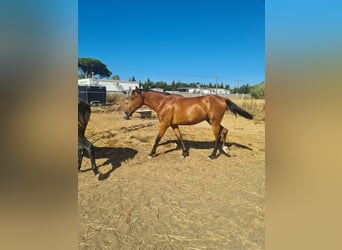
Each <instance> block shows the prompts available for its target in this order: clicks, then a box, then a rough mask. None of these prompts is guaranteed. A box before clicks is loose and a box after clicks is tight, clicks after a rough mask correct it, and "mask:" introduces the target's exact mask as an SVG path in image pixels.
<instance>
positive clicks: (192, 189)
mask: <svg viewBox="0 0 342 250" xmlns="http://www.w3.org/2000/svg"><path fill="white" fill-rule="evenodd" d="M233 101H234V100H233ZM236 103H237V104H239V105H240V106H241V105H244V106H242V107H245V108H246V107H249V108H252V109H253V110H252V111H251V112H252V113H253V114H255V115H256V117H255V119H254V120H247V119H245V118H243V117H241V116H238V117H235V116H234V115H233V114H232V113H230V112H227V113H226V114H225V116H224V119H223V121H222V125H223V126H224V127H226V128H228V129H229V132H228V136H227V142H226V145H227V146H228V147H229V149H230V154H231V156H230V157H228V156H226V155H224V154H221V155H219V157H218V158H217V159H215V160H208V155H209V154H210V153H211V152H212V150H213V146H214V136H213V132H212V130H211V127H210V126H209V125H208V124H207V123H206V122H202V123H199V124H197V125H192V126H180V130H181V132H182V134H183V138H184V140H185V144H186V146H188V147H189V148H190V151H189V153H190V155H189V156H188V157H187V158H185V159H183V158H182V157H181V149H178V148H177V147H176V144H175V141H176V140H175V139H176V137H175V135H174V133H173V131H172V129H171V128H169V129H168V130H167V132H166V134H165V136H164V137H163V138H162V140H161V145H160V146H159V147H158V149H157V153H158V155H157V156H156V157H155V158H153V159H148V157H147V155H148V153H149V152H150V150H151V148H152V144H153V142H154V138H155V136H156V134H157V131H158V128H159V121H158V119H157V118H156V114H155V113H153V114H152V118H151V119H141V118H140V116H139V114H137V113H135V114H133V116H132V119H131V120H124V119H123V116H124V113H123V110H122V109H120V107H114V108H113V107H96V108H92V114H91V119H90V121H89V124H88V128H87V131H86V136H87V137H88V139H89V140H90V141H91V142H93V144H94V147H95V158H96V164H97V165H98V166H99V170H100V171H101V172H102V173H104V174H105V177H106V179H105V180H102V181H99V180H97V179H96V178H95V176H94V174H93V172H92V171H91V170H90V161H89V158H87V157H84V159H83V162H82V167H81V172H79V173H78V203H79V248H80V249H264V248H265V223H264V216H265V121H264V115H265V114H264V110H263V107H264V104H262V103H261V104H260V103H256V102H255V101H254V102H251V101H250V103H249V104H248V103H247V104H246V103H241V102H236ZM75 168H76V166H75Z"/></svg>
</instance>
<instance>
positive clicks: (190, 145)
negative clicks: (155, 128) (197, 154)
mask: <svg viewBox="0 0 342 250" xmlns="http://www.w3.org/2000/svg"><path fill="white" fill-rule="evenodd" d="M183 142H184V145H185V148H186V150H187V151H188V152H189V151H190V149H214V146H215V141H190V140H183ZM170 143H175V144H176V147H175V148H172V149H169V150H166V151H165V152H164V154H167V153H170V152H173V151H176V150H179V149H181V147H180V145H179V142H178V140H168V141H166V142H163V143H160V144H159V146H162V145H167V144H170ZM225 146H227V147H228V149H230V148H231V147H232V146H235V147H238V148H242V149H246V150H250V151H252V150H253V149H252V148H250V147H248V146H246V145H243V144H240V143H236V142H226V143H225ZM220 154H224V155H226V156H227V157H230V154H229V153H226V152H224V151H223V150H221V149H219V153H218V155H217V157H218V156H219V155H220Z"/></svg>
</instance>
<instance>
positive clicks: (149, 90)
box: [139, 89, 171, 95]
mask: <svg viewBox="0 0 342 250" xmlns="http://www.w3.org/2000/svg"><path fill="white" fill-rule="evenodd" d="M139 90H140V91H145V92H153V93H158V94H162V95H171V94H170V93H167V92H160V91H155V90H152V89H139Z"/></svg>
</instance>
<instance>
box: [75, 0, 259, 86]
mask: <svg viewBox="0 0 342 250" xmlns="http://www.w3.org/2000/svg"><path fill="white" fill-rule="evenodd" d="M78 56H79V57H93V58H97V59H99V60H101V61H102V62H103V63H105V64H106V65H107V67H108V69H109V70H110V71H112V73H113V75H116V74H118V75H119V76H120V78H121V79H122V80H128V78H130V77H132V76H134V77H135V79H136V80H137V81H139V80H141V81H142V82H144V81H145V80H146V79H147V78H150V79H151V80H152V81H166V82H168V83H170V82H171V81H172V80H175V81H181V82H186V83H190V82H201V83H209V82H211V83H215V81H216V76H217V77H218V82H219V83H221V82H222V83H224V84H229V85H230V86H231V87H235V86H238V85H241V84H244V83H248V84H250V85H253V84H256V83H259V82H261V81H264V79H265V2H264V1H263V0H221V1H220V0H203V1H202V0H196V1H193V0H173V1H171V0H165V1H163V0H143V1H142V0H141V1H140V0H121V1H119V0H114V1H109V0H108V1H105V0H99V1H88V0H79V1H78Z"/></svg>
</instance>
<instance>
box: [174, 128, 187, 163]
mask: <svg viewBox="0 0 342 250" xmlns="http://www.w3.org/2000/svg"><path fill="white" fill-rule="evenodd" d="M172 129H173V132H174V133H175V135H176V137H177V139H178V141H179V144H180V146H181V148H182V150H183V153H182V156H183V157H184V158H185V157H186V156H188V155H189V152H188V151H187V150H186V148H185V145H184V142H183V137H182V134H181V132H180V130H179V128H178V126H177V125H174V126H172Z"/></svg>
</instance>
